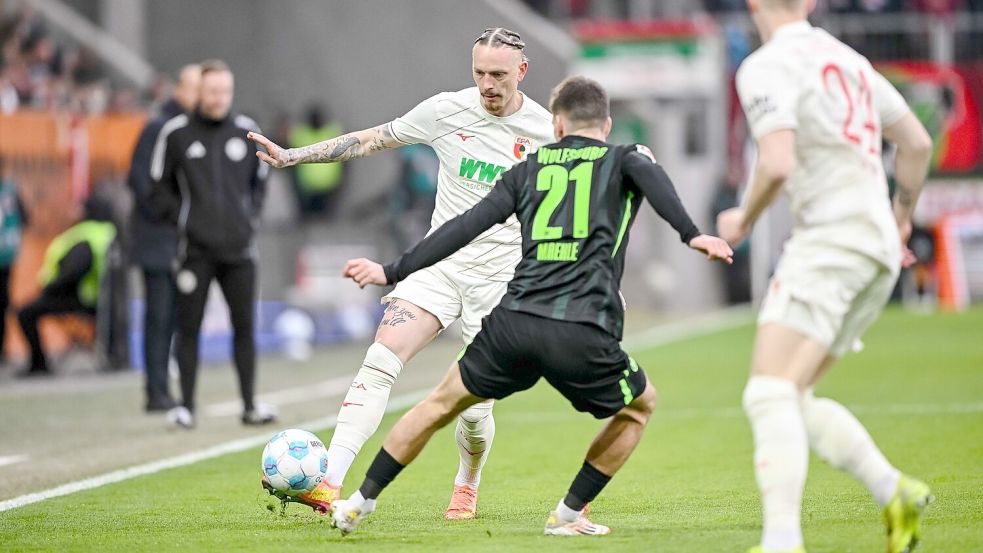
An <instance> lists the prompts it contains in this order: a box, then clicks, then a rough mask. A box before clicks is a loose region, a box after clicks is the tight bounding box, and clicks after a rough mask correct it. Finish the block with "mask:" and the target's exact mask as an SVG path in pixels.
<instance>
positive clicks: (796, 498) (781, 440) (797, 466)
mask: <svg viewBox="0 0 983 553" xmlns="http://www.w3.org/2000/svg"><path fill="white" fill-rule="evenodd" d="M744 411H745V412H746V413H747V416H748V419H749V420H750V422H751V432H752V434H753V435H754V472H755V476H756V477H757V480H758V488H759V489H760V490H761V504H762V507H763V511H764V530H763V532H762V537H761V546H762V547H764V548H765V549H770V550H773V551H785V550H786V549H792V548H795V547H798V546H800V545H802V529H801V524H800V517H801V511H802V488H803V487H804V486H805V481H806V472H807V471H808V469H809V443H808V438H807V437H806V429H805V423H804V422H803V420H802V411H801V408H800V406H799V392H798V390H797V389H796V387H795V384H793V383H792V382H790V381H788V380H785V379H781V378H772V377H764V376H753V377H751V378H750V379H749V380H748V383H747V387H745V388H744Z"/></svg>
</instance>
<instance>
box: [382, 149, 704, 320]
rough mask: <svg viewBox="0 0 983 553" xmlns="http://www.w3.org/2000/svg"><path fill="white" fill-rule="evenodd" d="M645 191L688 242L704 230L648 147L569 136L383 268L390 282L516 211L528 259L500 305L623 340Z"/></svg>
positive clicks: (517, 168) (507, 175)
mask: <svg viewBox="0 0 983 553" xmlns="http://www.w3.org/2000/svg"><path fill="white" fill-rule="evenodd" d="M642 198H645V199H647V200H648V201H649V203H650V204H651V205H652V207H653V208H655V210H656V211H657V212H658V213H659V215H660V216H661V217H662V218H663V219H665V220H666V221H668V222H669V223H670V224H671V225H672V227H673V228H674V229H676V231H677V232H678V233H679V235H680V237H681V238H682V240H683V242H684V243H688V242H689V241H690V240H691V239H693V238H694V237H696V236H697V235H698V234H699V231H698V230H697V228H696V226H695V225H694V224H693V222H692V220H690V218H689V215H687V213H686V210H685V209H684V208H683V206H682V204H681V203H680V201H679V197H678V196H677V195H676V191H675V188H674V187H673V185H672V181H671V180H670V179H669V177H668V175H666V173H665V171H664V170H663V169H662V167H660V166H659V165H658V164H657V163H656V162H655V159H654V158H653V157H652V154H651V153H650V152H649V150H648V148H645V147H644V146H640V145H636V144H630V145H624V144H608V143H606V142H601V141H598V140H594V139H591V138H586V137H581V136H567V137H564V138H563V139H562V140H560V141H559V142H556V143H554V144H550V145H548V146H543V147H541V148H540V149H539V150H538V151H537V152H536V153H535V154H533V155H531V156H529V158H528V159H527V160H526V161H524V162H522V163H519V164H517V165H515V166H513V167H512V169H511V170H509V171H507V172H506V173H504V174H503V175H502V178H501V180H500V181H499V182H498V184H496V185H495V186H494V187H493V188H492V190H491V192H489V193H488V195H487V196H486V197H485V198H484V199H482V200H481V201H480V202H479V203H478V204H477V205H475V206H474V207H473V208H471V209H470V210H468V211H467V212H465V213H463V214H461V215H459V216H457V217H456V218H454V219H452V220H450V221H448V222H447V223H445V224H444V225H443V226H441V227H440V228H439V229H437V230H436V231H434V232H433V233H432V234H431V235H430V236H428V237H427V238H426V239H424V240H423V241H422V242H420V243H419V244H417V245H416V246H415V247H413V248H411V249H410V250H409V251H407V252H406V253H405V254H404V255H403V256H402V257H401V258H399V259H398V260H396V261H395V262H393V263H391V264H389V265H386V266H385V272H386V279H387V280H388V281H389V283H390V284H392V283H395V282H398V281H400V280H402V279H404V278H406V277H407V276H408V275H410V274H411V273H413V272H414V271H418V270H420V269H422V268H424V267H428V266H430V265H433V264H434V263H436V262H438V261H440V260H441V259H443V258H445V257H447V256H448V255H450V254H451V253H453V252H454V251H456V250H457V249H458V248H460V247H462V246H464V245H465V244H467V243H468V242H470V241H471V240H472V239H474V237H476V236H478V235H479V234H481V233H482V232H483V231H485V230H486V229H488V228H489V227H491V226H492V225H494V224H496V223H501V222H502V221H504V220H505V219H506V218H508V217H509V216H510V215H512V214H513V213H515V214H516V216H517V217H518V219H519V223H520V225H521V228H522V260H521V261H520V262H519V265H518V267H516V271H515V276H514V277H513V278H512V280H511V282H509V286H508V291H507V292H506V294H505V296H504V297H503V298H502V302H501V304H500V306H501V307H504V308H506V309H510V310H513V311H521V312H524V313H529V314H532V315H538V316H541V317H547V318H551V319H557V320H563V321H572V322H579V323H589V324H594V325H597V326H599V327H601V328H602V329H604V330H606V331H607V332H609V333H611V334H612V335H613V336H615V337H616V338H618V339H620V338H621V335H622V330H623V326H624V309H623V308H622V304H621V299H620V297H619V295H618V291H619V289H620V282H621V275H622V272H623V270H624V258H625V249H626V246H627V244H628V230H629V229H630V228H631V224H632V221H633V220H634V218H635V215H636V213H638V208H639V206H640V205H641V202H642Z"/></svg>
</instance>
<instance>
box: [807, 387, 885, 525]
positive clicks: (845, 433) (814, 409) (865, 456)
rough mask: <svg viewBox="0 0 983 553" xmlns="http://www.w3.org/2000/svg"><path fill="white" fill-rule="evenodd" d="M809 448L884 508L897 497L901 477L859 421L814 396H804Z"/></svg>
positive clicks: (809, 392) (827, 400) (836, 405)
mask: <svg viewBox="0 0 983 553" xmlns="http://www.w3.org/2000/svg"><path fill="white" fill-rule="evenodd" d="M802 415H803V417H804V418H805V423H806V431H807V432H808V435H809V445H810V446H812V449H813V450H814V451H815V452H816V454H817V455H819V456H820V457H822V458H823V460H825V461H826V462H827V463H829V464H830V465H832V466H833V467H835V468H838V469H840V470H843V471H846V472H847V473H849V474H851V475H853V477H854V478H856V479H857V480H859V481H860V482H861V483H863V485H864V486H867V489H868V490H870V493H872V494H873V495H874V500H875V501H877V503H879V504H880V505H881V506H882V507H883V506H885V505H887V504H888V502H889V501H891V498H892V497H894V493H895V490H896V489H897V487H898V479H900V478H901V473H900V472H899V471H898V469H896V468H894V467H893V466H892V465H891V463H889V462H888V460H887V459H886V458H884V454H883V453H881V450H880V449H878V448H877V445H876V444H875V443H874V440H873V439H872V438H871V437H870V434H868V433H867V429H866V428H864V426H863V425H862V424H860V421H858V420H857V418H856V417H854V416H853V413H851V412H850V411H849V410H847V408H846V407H843V406H842V405H840V404H839V403H837V402H835V401H833V400H831V399H827V398H817V397H815V396H814V395H812V390H809V391H807V392H806V393H804V394H802Z"/></svg>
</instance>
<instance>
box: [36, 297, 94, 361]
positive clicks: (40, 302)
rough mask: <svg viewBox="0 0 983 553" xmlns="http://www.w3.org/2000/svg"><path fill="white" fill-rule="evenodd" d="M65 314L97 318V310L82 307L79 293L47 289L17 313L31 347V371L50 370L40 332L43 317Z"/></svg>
mask: <svg viewBox="0 0 983 553" xmlns="http://www.w3.org/2000/svg"><path fill="white" fill-rule="evenodd" d="M65 313H79V314H83V315H90V316H95V314H96V310H95V309H94V308H92V307H87V306H85V305H82V302H81V301H79V298H78V292H77V291H75V290H52V289H48V288H45V289H44V290H42V291H41V296H40V297H39V298H38V299H36V300H34V301H33V302H31V303H29V304H27V305H25V306H24V307H22V308H21V310H20V311H19V312H18V313H17V319H18V320H19V321H20V327H21V330H23V331H24V336H25V337H26V338H27V343H28V344H29V345H30V346H31V367H30V370H31V371H47V370H48V363H47V362H46V361H45V358H44V349H43V348H42V347H41V334H40V333H39V332H38V323H39V322H40V321H41V317H44V316H46V315H61V314H65Z"/></svg>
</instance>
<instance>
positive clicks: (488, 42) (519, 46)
mask: <svg viewBox="0 0 983 553" xmlns="http://www.w3.org/2000/svg"><path fill="white" fill-rule="evenodd" d="M474 43H475V44H482V45H485V46H491V47H492V48H502V47H507V48H514V49H516V50H518V51H519V53H520V54H522V61H526V62H527V61H529V58H528V57H527V56H526V52H525V48H526V43H525V42H523V41H522V37H521V36H519V33H517V32H515V31H510V30H508V29H506V28H504V27H493V28H491V29H485V30H484V31H483V32H482V33H481V35H479V36H478V38H476V39H474Z"/></svg>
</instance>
